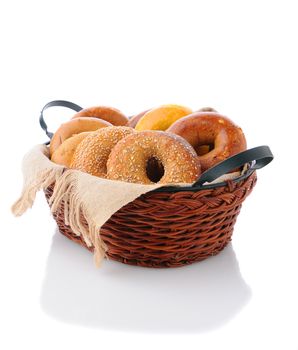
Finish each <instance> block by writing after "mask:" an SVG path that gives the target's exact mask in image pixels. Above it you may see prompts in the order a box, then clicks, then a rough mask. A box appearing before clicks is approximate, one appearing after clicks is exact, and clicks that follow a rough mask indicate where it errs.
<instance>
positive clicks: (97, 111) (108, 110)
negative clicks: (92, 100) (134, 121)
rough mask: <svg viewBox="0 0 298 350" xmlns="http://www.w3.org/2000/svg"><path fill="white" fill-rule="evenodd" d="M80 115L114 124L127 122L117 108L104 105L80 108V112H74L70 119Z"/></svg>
mask: <svg viewBox="0 0 298 350" xmlns="http://www.w3.org/2000/svg"><path fill="white" fill-rule="evenodd" d="M82 117H93V118H100V119H103V120H106V121H107V122H109V123H111V124H112V125H116V126H121V125H126V124H127V122H128V118H127V117H126V116H125V115H124V114H123V113H121V112H120V111H119V110H118V109H116V108H113V107H106V106H97V107H90V108H85V109H82V110H81V111H80V112H78V113H76V114H75V115H74V116H73V117H72V119H75V118H82Z"/></svg>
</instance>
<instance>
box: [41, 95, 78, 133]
mask: <svg viewBox="0 0 298 350" xmlns="http://www.w3.org/2000/svg"><path fill="white" fill-rule="evenodd" d="M50 107H66V108H70V109H73V110H74V111H76V112H79V111H80V110H82V109H83V108H82V107H80V106H79V105H77V104H75V103H73V102H69V101H63V100H56V101H51V102H49V103H47V104H46V105H45V106H44V107H43V109H42V110H41V112H40V117H39V124H40V126H41V128H42V129H43V130H44V131H45V133H46V134H47V136H48V137H49V139H51V138H52V137H53V135H54V134H53V133H52V132H50V131H48V126H47V123H46V122H45V120H44V116H43V114H44V111H45V110H46V109H48V108H50Z"/></svg>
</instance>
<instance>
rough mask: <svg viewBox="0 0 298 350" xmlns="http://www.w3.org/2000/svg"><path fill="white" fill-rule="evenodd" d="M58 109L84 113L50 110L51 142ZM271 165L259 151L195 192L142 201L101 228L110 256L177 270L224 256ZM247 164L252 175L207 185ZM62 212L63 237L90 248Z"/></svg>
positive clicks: (227, 164) (208, 176)
mask: <svg viewBox="0 0 298 350" xmlns="http://www.w3.org/2000/svg"><path fill="white" fill-rule="evenodd" d="M57 105H59V106H65V107H70V108H72V109H75V110H80V109H81V107H79V106H77V105H74V104H72V103H69V102H67V101H53V102H50V103H49V104H47V105H46V106H45V107H44V109H43V110H42V113H41V117H40V124H41V126H42V128H43V129H44V130H45V131H46V133H47V135H48V136H50V137H51V135H52V134H51V133H49V132H48V131H47V125H46V123H45V122H44V118H43V112H44V110H45V109H46V108H49V107H51V106H57ZM272 159H273V156H272V153H271V151H270V149H269V147H267V146H260V147H256V148H254V149H250V150H248V151H245V152H242V153H240V154H238V155H236V156H233V157H231V158H229V159H228V160H225V161H223V162H222V163H219V164H218V165H216V166H215V167H213V168H212V169H209V170H208V171H206V172H205V173H204V174H203V175H202V176H201V177H200V179H199V181H198V182H197V183H196V184H194V186H193V187H191V188H189V187H185V188H181V187H180V188H174V187H164V188H161V189H158V190H155V191H152V192H148V193H146V194H144V195H142V196H140V197H139V198H137V199H136V200H134V201H133V202H131V203H129V204H127V205H125V206H124V207H122V208H121V209H120V210H118V211H117V212H116V213H114V215H113V216H112V217H111V218H110V219H109V220H108V221H107V222H106V223H105V224H104V226H103V227H102V228H101V230H100V234H101V237H102V239H103V241H104V242H105V243H106V245H107V247H108V251H107V256H108V257H109V258H110V259H112V260H117V261H120V262H122V263H125V264H131V265H139V266H146V267H178V266H183V265H187V264H191V263H193V262H196V261H200V260H203V259H206V258H207V257H209V256H212V255H215V254H217V253H219V252H220V251H221V250H222V249H223V248H224V247H225V246H226V245H227V244H228V242H229V241H230V240H231V237H232V233H233V230H234V225H235V222H236V219H237V216H238V214H239V212H240V209H241V206H242V202H243V201H244V200H245V198H246V197H247V196H248V195H249V194H250V193H251V191H252V189H253V188H254V186H255V184H256V180H257V176H256V169H259V168H262V167H263V166H265V165H266V164H268V163H269V162H270V161H271V160H272ZM244 164H248V165H249V166H248V170H247V171H246V172H245V174H243V175H242V176H240V177H238V178H237V179H234V180H230V181H227V182H221V183H216V184H213V185H203V184H204V183H205V182H206V181H207V182H211V181H213V180H215V179H216V178H218V177H219V176H221V175H223V174H225V173H227V172H229V171H231V170H233V169H235V168H238V167H241V166H243V165H244ZM52 191H53V187H49V188H48V189H47V190H46V191H45V195H46V198H47V199H48V200H49V198H50V197H51V194H52ZM63 210H64V208H63V206H62V207H61V208H60V210H59V211H58V212H57V213H56V214H54V218H55V220H56V222H57V225H58V227H59V231H60V232H61V233H62V234H64V235H65V236H66V237H68V238H69V239H71V240H72V241H74V242H77V243H79V244H80V245H82V246H85V247H86V248H88V247H87V246H86V244H85V243H84V241H83V240H82V239H81V237H78V236H76V235H75V234H74V233H73V232H72V230H71V228H70V227H69V226H67V225H66V224H65V222H64V211H63ZM85 224H86V225H87V223H86V221H85ZM88 249H89V250H91V251H92V250H93V248H92V247H91V248H88Z"/></svg>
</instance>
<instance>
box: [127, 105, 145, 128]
mask: <svg viewBox="0 0 298 350" xmlns="http://www.w3.org/2000/svg"><path fill="white" fill-rule="evenodd" d="M148 111H150V109H147V110H146V111H143V112H141V113H139V114H136V115H134V116H133V117H131V118H130V119H129V120H128V123H127V126H129V127H131V128H135V127H136V125H137V124H138V122H139V120H140V119H141V118H142V117H143V115H144V114H145V113H147V112H148Z"/></svg>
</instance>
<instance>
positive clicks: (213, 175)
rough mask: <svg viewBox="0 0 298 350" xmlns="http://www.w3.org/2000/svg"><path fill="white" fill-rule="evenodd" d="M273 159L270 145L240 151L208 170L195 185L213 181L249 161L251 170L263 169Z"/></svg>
mask: <svg viewBox="0 0 298 350" xmlns="http://www.w3.org/2000/svg"><path fill="white" fill-rule="evenodd" d="M272 160H273V154H272V152H271V150H270V148H269V147H268V146H259V147H255V148H251V149H248V150H246V151H243V152H241V153H238V154H236V155H234V156H232V157H230V158H228V159H225V160H224V161H222V162H220V163H218V164H216V165H215V166H213V167H212V168H210V169H208V170H206V171H205V172H204V173H203V174H202V175H201V176H200V177H199V179H198V180H197V181H196V182H195V183H194V184H193V187H198V186H202V185H203V184H204V183H205V182H212V181H214V180H216V179H217V178H219V177H220V176H222V175H224V174H227V173H228V172H230V171H232V170H233V169H237V168H239V167H241V166H243V165H245V164H247V163H252V162H253V163H252V166H251V168H250V171H253V170H256V169H261V168H263V167H264V166H266V165H267V164H269V163H270V162H271V161H272Z"/></svg>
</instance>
